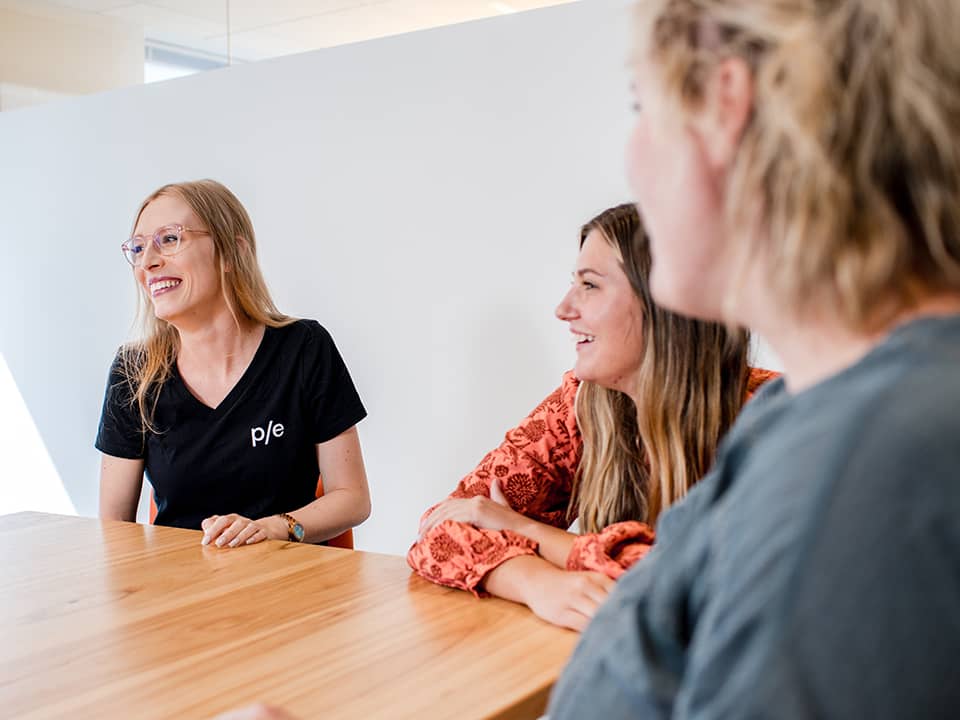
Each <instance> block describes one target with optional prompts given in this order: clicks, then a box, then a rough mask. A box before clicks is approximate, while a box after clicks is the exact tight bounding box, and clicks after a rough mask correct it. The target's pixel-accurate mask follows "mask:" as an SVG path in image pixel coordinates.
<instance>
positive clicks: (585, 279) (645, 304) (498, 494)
mask: <svg viewBox="0 0 960 720" xmlns="http://www.w3.org/2000/svg"><path fill="white" fill-rule="evenodd" d="M650 267H651V257H650V248H649V244H648V240H647V236H646V234H645V232H644V230H643V227H642V226H641V223H640V218H639V216H638V214H637V210H636V208H635V207H634V206H633V205H620V206H618V207H614V208H611V209H609V210H606V211H605V212H603V213H601V214H600V215H598V216H597V217H595V218H594V219H592V220H591V221H590V222H588V223H587V224H586V225H584V227H583V228H582V229H581V232H580V254H579V257H578V260H577V266H576V271H575V272H574V280H573V285H572V286H571V288H570V291H569V292H568V293H567V295H566V296H565V297H564V298H563V300H562V302H561V303H560V305H559V306H558V307H557V312H556V314H557V317H558V318H559V319H560V320H562V321H564V322H566V323H567V324H568V325H569V327H570V331H571V333H572V334H573V339H574V341H575V342H576V348H577V362H576V366H575V367H574V370H573V371H572V372H569V373H567V374H566V375H565V376H564V378H563V382H562V384H561V385H560V387H559V388H558V389H557V390H555V391H554V392H553V393H551V394H550V395H549V396H548V397H547V398H546V399H545V400H544V401H543V402H542V403H540V405H538V406H537V407H536V408H535V409H534V410H533V412H531V413H530V415H529V416H528V417H527V418H526V419H525V420H524V421H523V422H522V423H520V425H519V426H517V427H516V428H514V429H513V430H510V431H509V432H508V433H507V434H506V438H505V439H504V441H503V443H502V444H501V445H500V446H499V447H497V448H496V449H494V450H493V451H491V452H490V453H489V454H488V455H487V456H486V457H485V458H483V460H482V461H481V462H480V464H479V465H478V466H477V468H476V469H474V470H473V471H472V472H471V473H470V474H469V475H467V476H466V477H465V478H463V480H461V481H460V484H459V485H458V486H457V488H456V490H455V491H454V492H453V493H452V494H451V495H450V497H449V498H448V499H447V500H445V501H443V502H442V503H440V504H439V505H435V506H434V507H432V508H430V509H429V510H428V511H427V512H426V513H425V514H424V516H423V519H422V520H421V524H420V537H419V539H418V540H417V542H416V543H415V544H414V545H413V547H411V548H410V551H409V553H408V555H407V561H408V562H409V563H410V566H411V567H412V568H413V569H414V570H416V571H417V572H418V573H420V574H421V575H422V576H423V577H425V578H427V579H428V580H432V581H434V582H437V583H441V584H443V585H449V586H452V587H458V588H462V589H465V590H469V591H471V592H473V593H475V594H478V595H480V594H484V593H489V594H492V595H497V596H500V597H504V598H507V599H509V600H515V601H517V602H522V603H525V604H526V605H528V606H529V607H530V608H531V609H532V610H533V611H534V612H535V613H536V614H537V615H539V616H540V617H542V618H543V619H545V620H548V621H549V622H552V623H555V624H558V625H563V626H566V627H571V628H574V629H577V630H579V629H582V628H583V627H584V626H585V625H586V623H587V621H588V620H589V619H590V617H591V616H592V615H593V612H594V610H595V609H596V607H597V606H598V605H599V603H600V602H602V601H603V599H604V598H605V597H606V595H607V593H608V591H609V590H610V588H611V587H612V585H613V580H614V579H616V578H617V577H619V576H620V574H621V573H622V572H623V571H624V570H625V569H626V568H628V567H630V566H631V565H632V564H633V563H635V562H636V561H637V560H638V559H640V558H641V557H643V555H644V554H646V552H647V551H648V550H649V549H650V547H651V545H652V543H653V541H654V533H653V529H652V528H653V526H654V524H655V523H656V520H657V517H658V516H659V515H660V513H661V511H663V510H664V509H666V508H667V507H669V506H670V505H671V504H672V503H673V502H675V501H677V500H679V499H680V498H682V497H683V496H684V495H685V494H686V492H687V490H688V489H689V488H690V487H691V486H692V485H693V484H694V483H695V482H696V481H697V480H699V479H700V478H701V477H702V476H703V475H704V474H705V472H706V471H707V469H708V468H709V466H710V464H711V462H712V460H713V456H714V453H715V451H716V448H717V443H718V442H719V440H720V438H721V437H722V436H723V434H724V433H725V432H726V430H727V429H728V428H729V427H730V425H731V423H732V422H733V419H734V418H735V417H736V415H737V413H738V412H739V410H740V408H741V406H742V405H743V403H744V402H745V401H746V400H747V399H748V398H749V396H750V394H751V393H752V392H753V391H754V390H755V389H756V388H757V387H759V385H760V384H761V383H763V382H764V381H765V380H766V379H768V378H769V377H771V376H772V375H773V373H770V372H769V371H765V370H757V369H751V368H750V367H749V366H748V365H747V350H748V345H749V340H748V336H747V333H746V332H739V331H737V332H730V331H728V330H727V329H726V328H725V327H724V326H722V325H719V324H715V323H705V322H700V321H696V320H690V319H687V318H683V317H681V316H679V315H676V314H674V313H671V312H668V311H666V310H664V309H662V308H660V307H658V306H657V305H656V304H654V302H653V300H652V299H651V297H650V291H649V285H648V278H649V275H650ZM574 519H576V520H578V521H579V526H580V530H581V531H582V533H583V534H580V535H575V534H573V533H570V532H568V531H567V528H568V527H569V526H570V525H571V523H572V521H573V520H574Z"/></svg>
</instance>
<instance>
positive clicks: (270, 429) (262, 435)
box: [250, 420, 283, 447]
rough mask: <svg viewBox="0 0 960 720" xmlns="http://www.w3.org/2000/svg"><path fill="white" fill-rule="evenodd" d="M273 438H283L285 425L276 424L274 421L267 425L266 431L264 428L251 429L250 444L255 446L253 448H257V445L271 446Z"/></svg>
mask: <svg viewBox="0 0 960 720" xmlns="http://www.w3.org/2000/svg"><path fill="white" fill-rule="evenodd" d="M272 437H275V438H278V437H283V425H281V424H280V423H276V424H274V422H273V420H271V421H270V422H268V423H267V428H266V430H264V429H263V428H262V427H252V428H250V443H251V444H252V445H253V447H256V446H257V443H263V444H264V445H269V444H270V438H272Z"/></svg>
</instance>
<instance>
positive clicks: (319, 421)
mask: <svg viewBox="0 0 960 720" xmlns="http://www.w3.org/2000/svg"><path fill="white" fill-rule="evenodd" d="M366 414H367V413H366V410H365V409H364V407H363V404H362V403H361V401H360V396H359V395H358V394H357V390H356V388H355V387H354V385H353V381H352V380H351V379H350V373H349V371H348V370H347V367H346V365H345V364H344V362H343V358H341V357H340V353H339V352H338V351H337V348H336V345H334V342H333V339H332V338H331V337H330V334H329V333H328V332H327V331H326V330H325V329H324V328H323V327H322V326H321V325H320V324H319V323H317V322H316V321H313V320H298V321H296V322H295V323H293V324H291V325H287V326H285V327H281V328H271V327H267V328H266V330H265V332H264V335H263V340H262V341H261V343H260V347H259V348H257V352H256V354H255V355H254V357H253V360H252V361H251V362H250V366H249V367H248V368H247V370H246V372H245V373H244V374H243V376H242V377H241V378H240V380H239V382H238V383H237V384H236V386H234V388H233V389H232V390H231V391H230V393H229V394H228V395H227V396H226V398H224V400H223V402H221V403H220V405H218V406H217V408H216V409H214V408H210V407H208V406H207V405H204V404H203V403H202V402H200V401H199V400H198V399H197V398H196V397H194V396H193V394H191V393H190V391H189V390H188V389H187V387H186V386H185V385H184V383H183V380H182V379H181V377H180V373H179V371H178V370H177V368H176V366H174V369H173V372H172V375H171V377H170V378H169V379H168V380H167V382H165V383H164V384H163V387H162V388H161V390H160V393H159V397H158V399H157V406H156V412H155V414H154V416H153V425H154V427H155V428H156V430H157V432H156V433H152V432H147V433H144V432H143V431H142V423H141V421H140V415H139V411H138V410H137V408H136V406H134V405H131V404H130V386H129V383H128V382H127V381H126V379H125V378H124V376H123V373H122V371H121V370H120V358H119V355H118V357H117V359H116V360H114V363H113V366H112V367H111V369H110V379H109V381H108V383H107V391H106V397H105V398H104V403H103V412H102V414H101V417H100V429H99V431H98V433H97V441H96V447H97V449H98V450H100V451H101V452H103V453H106V454H107V455H112V456H114V457H122V458H143V460H144V465H145V471H146V476H147V479H148V480H149V481H150V483H151V484H152V485H153V489H154V498H155V500H156V503H157V517H156V523H157V524H158V525H171V526H175V527H184V528H193V529H199V528H200V523H201V521H202V520H203V519H204V518H206V517H209V516H210V515H214V514H218V515H224V514H227V513H232V512H233V513H239V514H240V515H243V516H245V517H250V518H258V517H264V516H267V515H272V514H274V513H278V512H288V511H290V510H293V509H295V508H299V507H302V506H304V505H306V504H307V503H309V502H311V501H312V500H313V499H314V497H315V493H316V487H317V479H318V476H319V472H320V469H319V467H318V465H317V451H316V445H317V444H318V443H322V442H326V441H327V440H330V439H332V438H334V437H336V436H337V435H339V434H340V433H342V432H344V431H345V430H348V429H350V428H351V427H353V426H354V425H356V424H357V423H358V422H359V421H360V420H362V419H363V418H364V417H366Z"/></svg>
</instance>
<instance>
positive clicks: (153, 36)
mask: <svg viewBox="0 0 960 720" xmlns="http://www.w3.org/2000/svg"><path fill="white" fill-rule="evenodd" d="M574 1H575V0H272V1H263V0H151V2H138V3H137V2H122V1H121V0H31V2H30V3H29V4H31V5H36V6H45V7H47V8H56V7H60V8H68V9H70V10H74V11H80V12H82V13H92V14H99V15H107V16H111V17H114V18H119V19H121V20H128V21H130V22H132V23H134V24H137V25H142V26H143V28H144V34H145V37H146V38H147V41H148V43H153V44H158V45H161V46H173V47H176V48H178V49H181V50H192V51H195V52H197V53H198V54H201V55H205V56H209V57H214V58H222V59H224V60H226V59H227V57H228V56H229V58H230V59H231V60H235V61H253V60H261V59H264V58H269V57H276V56H279V55H288V54H291V53H298V52H305V51H308V50H315V49H318V48H323V47H331V46H334V45H343V44H346V43H351V42H357V41H360V40H368V39H371V38H376V37H384V36H387V35H396V34H399V33H405V32H410V31H413V30H420V29H424V28H429V27H437V26H440V25H449V24H452V23H458V22H464V21H467V20H475V19H478V18H484V17H491V16H494V15H498V14H507V13H512V12H520V11H523V10H531V9H534V8H540V7H546V6H549V5H562V4H566V3H568V2H574Z"/></svg>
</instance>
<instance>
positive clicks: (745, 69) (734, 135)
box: [697, 57, 753, 171]
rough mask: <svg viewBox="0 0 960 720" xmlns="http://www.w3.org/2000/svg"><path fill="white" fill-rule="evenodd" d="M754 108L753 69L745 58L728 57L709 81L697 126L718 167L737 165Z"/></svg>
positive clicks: (715, 165) (715, 167)
mask: <svg viewBox="0 0 960 720" xmlns="http://www.w3.org/2000/svg"><path fill="white" fill-rule="evenodd" d="M752 111H753V72H752V71H751V70H750V66H749V65H748V64H747V62H746V61H745V60H744V59H743V58H739V57H732V58H727V59H726V60H724V61H722V62H721V63H720V64H719V65H717V66H716V67H715V68H714V69H713V72H712V73H711V75H710V77H709V79H708V80H707V83H706V88H705V92H704V103H703V109H702V112H701V113H700V117H699V118H698V122H697V126H698V130H699V131H700V135H701V138H702V140H703V148H704V150H705V152H706V154H707V160H708V161H709V163H710V165H711V166H712V167H713V169H714V170H718V171H724V170H726V169H727V168H729V167H730V166H731V165H732V164H733V160H734V158H735V157H736V155H737V149H738V147H739V146H740V139H741V138H742V137H743V133H744V132H745V131H746V129H747V123H749V121H750V114H751V112H752Z"/></svg>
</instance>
